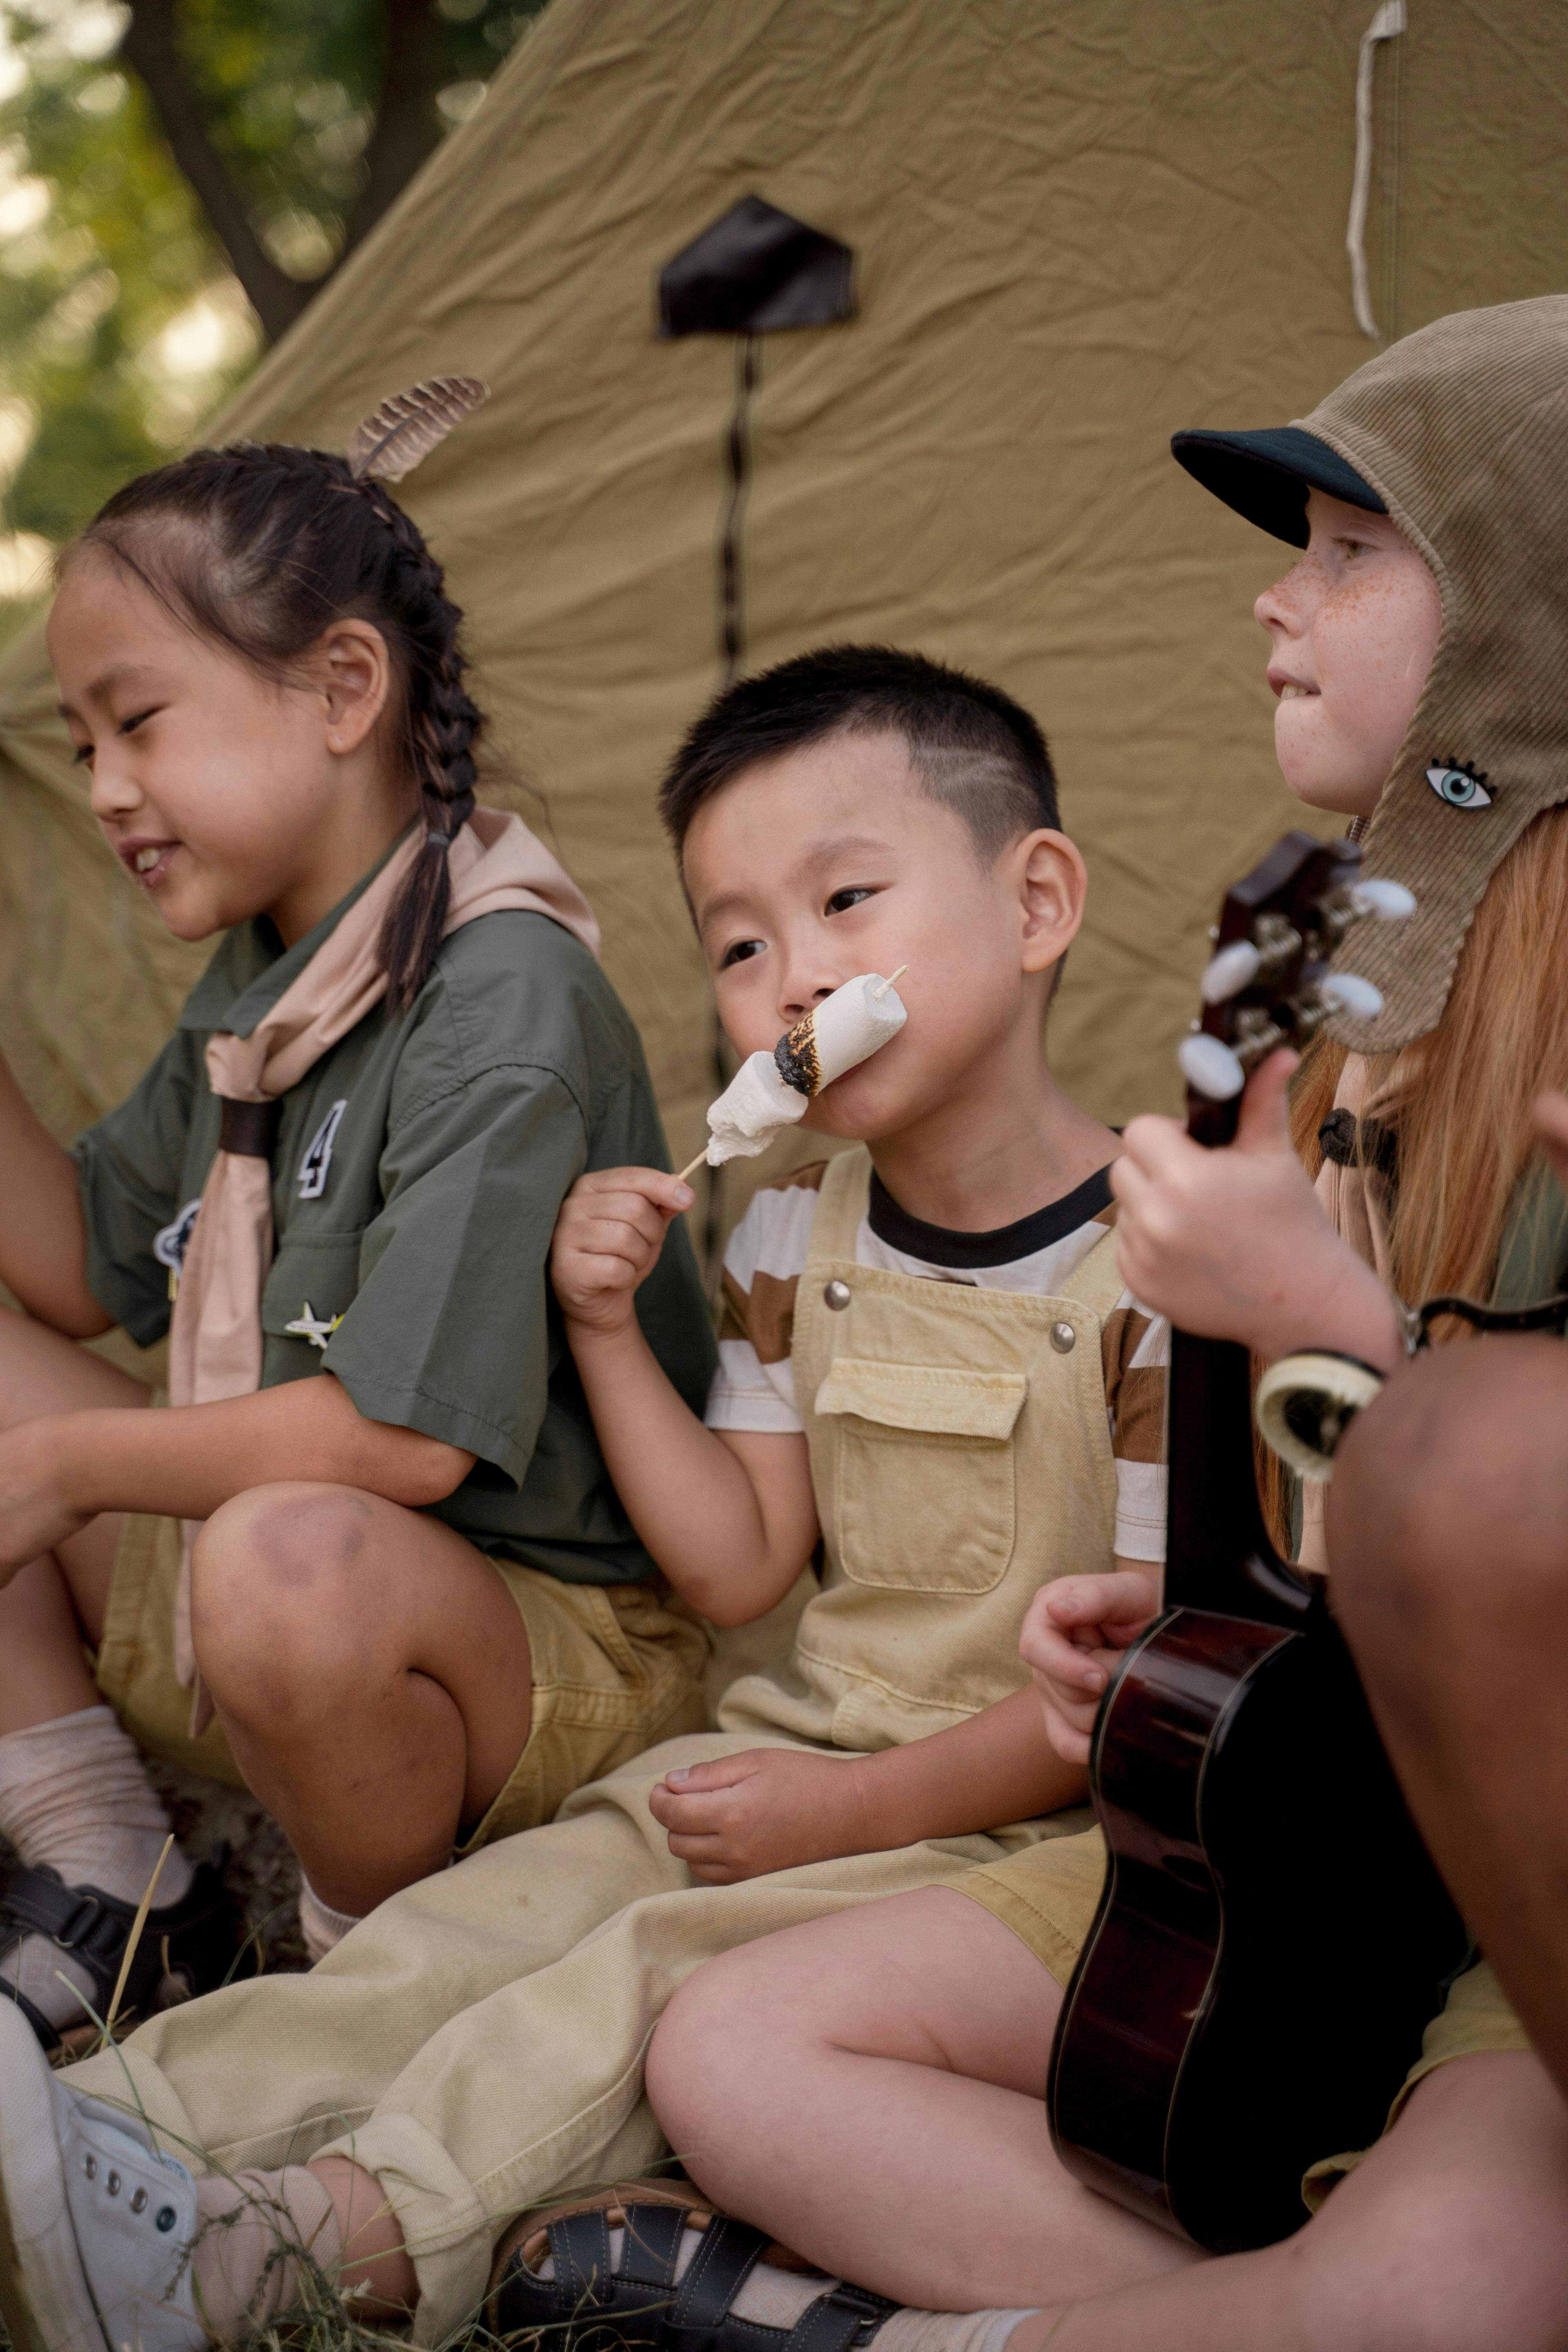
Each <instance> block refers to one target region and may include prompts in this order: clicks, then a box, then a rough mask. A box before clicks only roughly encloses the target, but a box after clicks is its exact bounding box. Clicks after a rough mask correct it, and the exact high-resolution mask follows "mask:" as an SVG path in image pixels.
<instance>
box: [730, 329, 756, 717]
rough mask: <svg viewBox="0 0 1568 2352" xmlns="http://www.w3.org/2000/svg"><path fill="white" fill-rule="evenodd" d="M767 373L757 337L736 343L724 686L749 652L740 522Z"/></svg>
mask: <svg viewBox="0 0 1568 2352" xmlns="http://www.w3.org/2000/svg"><path fill="white" fill-rule="evenodd" d="M762 372H763V352H762V344H761V341H759V339H758V337H757V336H755V335H741V336H739V337H738V338H737V339H736V343H735V406H734V409H733V411H732V413H731V417H730V431H729V435H728V439H727V449H728V455H729V460H730V504H729V507H728V509H726V511H725V515H724V529H723V533H722V536H721V539H720V541H719V652H720V656H721V659H722V661H723V664H724V683H725V685H726V686H729V685H731V684H732V683H733V681H734V680H735V679H736V678H737V677H739V676H740V672H741V656H742V654H743V653H744V651H745V649H746V604H745V586H744V581H743V578H742V571H741V516H742V509H744V507H745V503H746V486H747V484H748V483H749V482H750V480H751V478H752V441H751V414H750V412H751V405H752V393H754V392H755V390H756V388H757V383H758V379H759V378H760V377H761V375H762Z"/></svg>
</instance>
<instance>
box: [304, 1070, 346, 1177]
mask: <svg viewBox="0 0 1568 2352" xmlns="http://www.w3.org/2000/svg"><path fill="white" fill-rule="evenodd" d="M348 1107H349V1106H348V1098H347V1097H346V1096H345V1097H344V1098H343V1100H342V1102H335V1103H334V1104H333V1105H332V1107H331V1110H330V1111H329V1112H328V1113H327V1116H326V1117H325V1118H324V1119H323V1120H322V1121H321V1125H320V1127H319V1128H318V1129H316V1132H315V1134H314V1135H313V1136H312V1137H311V1138H310V1144H309V1146H308V1147H307V1150H306V1152H305V1157H304V1158H303V1160H300V1200H301V1201H319V1200H320V1199H321V1195H322V1193H323V1192H325V1191H326V1189H327V1171H328V1169H329V1168H330V1167H331V1164H332V1146H333V1144H334V1143H335V1142H336V1141H337V1135H338V1128H339V1126H340V1125H341V1123H342V1116H343V1113H344V1111H345V1110H347V1108H348Z"/></svg>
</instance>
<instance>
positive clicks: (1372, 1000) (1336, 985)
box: [1318, 971, 1383, 1021]
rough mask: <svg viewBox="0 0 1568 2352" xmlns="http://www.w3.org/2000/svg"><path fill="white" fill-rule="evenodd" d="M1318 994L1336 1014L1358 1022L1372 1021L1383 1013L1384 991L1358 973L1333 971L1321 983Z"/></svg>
mask: <svg viewBox="0 0 1568 2352" xmlns="http://www.w3.org/2000/svg"><path fill="white" fill-rule="evenodd" d="M1318 993H1319V995H1320V996H1321V998H1322V1000H1323V1002H1324V1003H1325V1004H1331V1005H1332V1006H1333V1008H1334V1010H1335V1012H1336V1013H1350V1014H1351V1015H1352V1017H1353V1018H1354V1019H1355V1020H1357V1021H1371V1020H1373V1019H1374V1018H1375V1016H1376V1015H1377V1014H1378V1013H1381V1012H1382V1011H1383V991H1382V990H1381V989H1380V988H1374V987H1373V984H1372V982H1371V981H1370V980H1363V979H1362V978H1361V976H1360V974H1359V973H1358V972H1353V971H1331V972H1330V973H1329V975H1328V977H1327V978H1326V979H1325V980H1322V981H1320V982H1319V983H1318Z"/></svg>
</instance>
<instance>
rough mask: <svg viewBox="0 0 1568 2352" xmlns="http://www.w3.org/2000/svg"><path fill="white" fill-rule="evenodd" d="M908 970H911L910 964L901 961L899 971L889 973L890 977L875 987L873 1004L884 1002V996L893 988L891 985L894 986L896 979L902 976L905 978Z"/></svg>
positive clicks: (872, 995)
mask: <svg viewBox="0 0 1568 2352" xmlns="http://www.w3.org/2000/svg"><path fill="white" fill-rule="evenodd" d="M908 970H909V965H908V964H907V963H901V964H900V966H899V968H898V970H897V971H895V972H891V973H889V977H888V978H887V979H886V980H885V981H884V982H882V984H881V986H880V988H874V989H873V990H872V991H871V1002H872V1003H873V1004H880V1003H881V1002H882V999H883V997H884V996H886V994H887V993H888V991H889V988H891V986H892V984H893V982H894V981H895V980H902V978H903V976H904V974H905V972H906V971H908Z"/></svg>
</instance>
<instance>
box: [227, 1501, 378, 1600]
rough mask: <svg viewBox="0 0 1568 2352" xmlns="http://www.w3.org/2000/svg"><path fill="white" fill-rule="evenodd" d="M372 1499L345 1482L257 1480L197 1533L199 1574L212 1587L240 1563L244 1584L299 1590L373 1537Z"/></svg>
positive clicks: (354, 1555)
mask: <svg viewBox="0 0 1568 2352" xmlns="http://www.w3.org/2000/svg"><path fill="white" fill-rule="evenodd" d="M372 1518H373V1512H372V1508H371V1504H370V1501H369V1498H368V1497H367V1496H363V1495H358V1494H355V1493H354V1492H353V1489H352V1488H350V1487H344V1486H316V1487H311V1486H295V1487H280V1486H260V1487H255V1488H253V1489H252V1490H251V1492H250V1493H248V1494H246V1495H237V1496H235V1498H234V1500H233V1502H231V1503H226V1504H225V1505H224V1506H223V1507H222V1509H221V1510H218V1511H215V1513H214V1514H213V1516H212V1517H211V1518H210V1519H209V1520H208V1521H207V1523H206V1526H205V1528H204V1529H203V1530H202V1533H201V1535H200V1536H199V1537H198V1538H196V1550H195V1563H196V1569H197V1573H198V1576H199V1577H200V1578H201V1580H202V1581H203V1582H204V1583H206V1584H208V1585H210V1584H212V1583H213V1582H215V1581H217V1580H224V1578H225V1573H226V1570H227V1569H228V1568H229V1567H230V1566H231V1565H233V1566H235V1567H237V1570H238V1572H239V1574H240V1575H241V1576H242V1577H243V1579H244V1580H245V1582H246V1584H247V1587H253V1586H254V1583H255V1581H256V1579H257V1572H258V1570H260V1572H261V1574H262V1577H263V1578H264V1579H265V1580H266V1581H268V1582H269V1583H272V1584H278V1585H282V1586H284V1587H285V1588H294V1589H298V1588H300V1587H304V1586H309V1585H311V1584H314V1583H316V1582H317V1581H318V1580H321V1578H322V1577H323V1576H325V1575H330V1574H331V1573H333V1572H335V1571H338V1570H342V1569H345V1568H349V1567H352V1565H353V1562H354V1561H355V1560H356V1559H358V1558H359V1556H360V1554H361V1552H362V1551H363V1549H364V1547H365V1543H366V1541H367V1539H368V1538H369V1535H370V1530H371V1524H372Z"/></svg>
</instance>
